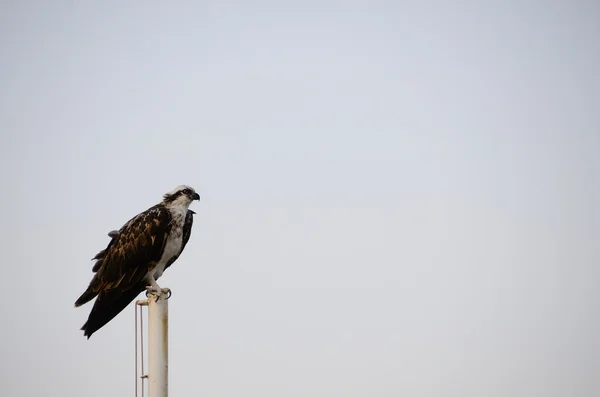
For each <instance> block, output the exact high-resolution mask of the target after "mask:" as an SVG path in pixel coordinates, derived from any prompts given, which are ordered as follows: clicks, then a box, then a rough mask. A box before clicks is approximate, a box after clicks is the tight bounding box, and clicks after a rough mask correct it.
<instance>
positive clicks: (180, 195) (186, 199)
mask: <svg viewBox="0 0 600 397" xmlns="http://www.w3.org/2000/svg"><path fill="white" fill-rule="evenodd" d="M194 200H200V196H199V195H198V193H196V191H195V190H194V189H193V188H191V187H190V186H186V185H181V186H177V187H176V188H175V189H173V190H171V191H170V192H168V193H165V195H164V196H163V204H165V205H167V206H170V207H171V206H185V207H188V206H189V205H190V203H191V202H192V201H194Z"/></svg>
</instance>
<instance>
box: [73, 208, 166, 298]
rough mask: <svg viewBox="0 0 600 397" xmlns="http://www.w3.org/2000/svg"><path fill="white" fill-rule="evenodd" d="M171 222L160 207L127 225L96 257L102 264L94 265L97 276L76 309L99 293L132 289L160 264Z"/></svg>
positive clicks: (150, 209) (164, 209)
mask: <svg viewBox="0 0 600 397" xmlns="http://www.w3.org/2000/svg"><path fill="white" fill-rule="evenodd" d="M170 222H171V213H170V212H169V210H168V209H167V208H165V207H164V206H163V205H162V204H158V205H155V206H154V207H151V208H149V209H148V210H146V211H144V212H142V213H141V214H139V215H137V216H136V217H134V218H133V219H131V220H130V221H129V222H127V223H126V224H125V225H124V226H123V227H122V228H121V229H120V230H119V233H118V234H117V235H115V236H114V237H113V238H112V240H111V241H110V243H109V244H108V246H107V247H106V249H104V250H102V251H100V253H98V255H96V259H97V260H98V262H102V263H101V264H100V265H98V263H96V265H94V269H93V270H94V271H96V273H95V274H94V277H93V278H92V281H91V282H90V285H89V286H88V289H87V290H86V291H85V292H84V293H83V294H82V295H81V297H79V299H78V300H77V301H76V302H75V306H81V305H83V304H84V303H86V302H89V301H90V300H92V299H93V298H94V297H95V296H96V295H98V293H99V292H100V291H109V290H112V289H116V288H118V289H120V290H121V291H127V290H129V289H130V288H133V287H135V286H136V285H137V284H138V283H139V282H140V281H141V280H142V279H143V278H144V276H145V275H146V274H147V273H148V271H149V270H151V269H152V268H153V267H154V266H156V264H157V263H158V261H159V260H160V257H161V255H162V252H163V249H164V245H165V243H166V239H167V235H168V232H169V228H170V225H169V224H170Z"/></svg>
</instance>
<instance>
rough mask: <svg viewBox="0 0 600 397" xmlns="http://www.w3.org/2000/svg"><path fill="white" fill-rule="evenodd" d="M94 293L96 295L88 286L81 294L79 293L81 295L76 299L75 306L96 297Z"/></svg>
mask: <svg viewBox="0 0 600 397" xmlns="http://www.w3.org/2000/svg"><path fill="white" fill-rule="evenodd" d="M96 295H98V293H97V292H94V291H93V290H92V288H88V289H87V290H86V291H85V292H84V293H83V294H81V296H80V297H79V299H77V300H76V301H75V307H79V306H81V305H85V304H86V303H88V302H89V301H91V300H92V299H94V298H95V297H96Z"/></svg>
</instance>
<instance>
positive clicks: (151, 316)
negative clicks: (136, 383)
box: [148, 290, 170, 397]
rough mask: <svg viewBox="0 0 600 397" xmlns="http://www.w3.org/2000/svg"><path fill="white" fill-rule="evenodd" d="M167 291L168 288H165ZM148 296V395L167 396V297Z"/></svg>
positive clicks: (166, 294) (161, 295) (154, 396)
mask: <svg viewBox="0 0 600 397" xmlns="http://www.w3.org/2000/svg"><path fill="white" fill-rule="evenodd" d="M167 291H168V290H167ZM169 295H170V292H169V293H166V292H165V290H163V292H161V294H160V296H157V295H149V296H148V391H149V396H150V397H168V395H169V391H168V381H169V365H168V358H169V303H168V302H169V301H168V298H169Z"/></svg>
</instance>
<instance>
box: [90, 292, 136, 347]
mask: <svg viewBox="0 0 600 397" xmlns="http://www.w3.org/2000/svg"><path fill="white" fill-rule="evenodd" d="M144 289H145V285H144V284H143V283H140V284H138V285H136V286H135V287H133V288H131V289H129V290H127V291H121V290H120V289H118V288H115V289H112V290H109V291H101V292H100V294H98V299H96V302H94V307H92V311H91V312H90V315H89V317H88V319H87V321H86V323H85V324H83V327H81V330H82V331H83V335H84V336H87V338H88V339H89V338H90V336H92V334H93V333H94V332H96V331H98V330H99V329H100V328H102V327H103V326H105V325H106V324H107V323H108V322H109V321H110V320H112V319H113V318H115V317H116V316H117V314H119V313H121V312H122V311H123V309H125V308H126V307H127V305H129V303H131V302H132V301H133V300H134V299H135V298H136V297H137V296H138V295H139V294H140V292H142V291H144Z"/></svg>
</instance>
